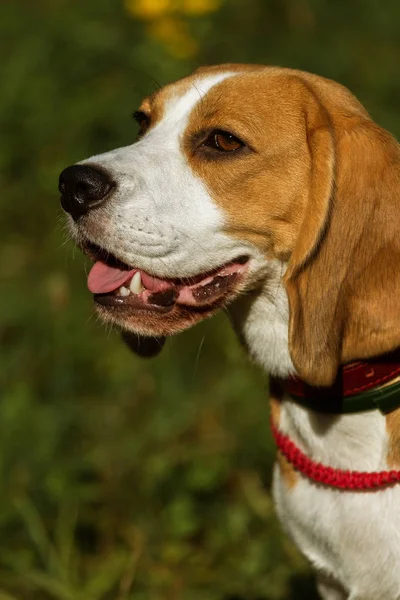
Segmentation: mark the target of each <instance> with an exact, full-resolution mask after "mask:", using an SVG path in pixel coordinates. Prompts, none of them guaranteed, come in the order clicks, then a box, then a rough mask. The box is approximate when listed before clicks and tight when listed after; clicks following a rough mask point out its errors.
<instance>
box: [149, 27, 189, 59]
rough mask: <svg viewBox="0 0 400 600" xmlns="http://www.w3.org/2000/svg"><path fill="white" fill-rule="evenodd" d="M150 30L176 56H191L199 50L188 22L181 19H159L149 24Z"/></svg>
mask: <svg viewBox="0 0 400 600" xmlns="http://www.w3.org/2000/svg"><path fill="white" fill-rule="evenodd" d="M148 31H149V34H150V36H151V37H153V38H155V39H156V40H158V41H159V42H161V43H162V44H163V45H164V46H165V47H166V48H167V50H168V51H169V52H170V54H172V56H175V57H176V58H190V57H192V56H194V55H195V54H196V52H197V51H198V44H197V42H196V40H195V39H193V38H192V36H191V35H190V32H189V29H188V26H187V24H186V23H185V22H184V21H182V20H180V19H176V18H172V17H165V18H163V19H158V20H157V21H154V22H153V23H152V24H151V25H149V28H148Z"/></svg>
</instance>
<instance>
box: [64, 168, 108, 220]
mask: <svg viewBox="0 0 400 600" xmlns="http://www.w3.org/2000/svg"><path fill="white" fill-rule="evenodd" d="M112 186H113V182H112V181H111V179H110V178H109V177H108V175H107V174H106V173H104V172H103V171H98V170H97V169H94V168H93V167H86V166H84V165H73V166H72V167H67V168H66V169H64V171H63V172H62V173H61V175H60V182H59V185H58V189H59V190H60V192H61V206H62V207H63V209H64V210H66V211H67V212H68V213H69V214H70V215H71V217H72V218H73V219H74V220H75V221H77V220H78V219H79V217H81V216H82V215H85V214H86V213H87V212H88V211H89V210H90V209H91V208H95V207H96V206H99V204H101V203H102V202H104V200H105V198H106V196H107V194H108V192H109V191H110V190H111V188H112Z"/></svg>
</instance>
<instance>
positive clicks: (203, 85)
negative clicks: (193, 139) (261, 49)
mask: <svg viewBox="0 0 400 600" xmlns="http://www.w3.org/2000/svg"><path fill="white" fill-rule="evenodd" d="M235 74H237V73H232V72H228V73H218V74H217V75H208V76H207V77H199V78H196V79H193V82H192V83H191V84H190V88H189V90H188V91H187V92H186V93H185V94H183V95H181V96H179V95H176V96H173V97H172V98H171V99H170V100H168V101H167V103H166V105H165V111H164V116H163V118H162V119H161V121H160V123H159V125H158V126H161V125H167V124H168V125H176V126H178V127H179V132H183V131H184V129H185V128H186V125H187V123H188V120H189V116H190V114H191V112H192V110H193V109H194V108H195V107H196V106H197V104H198V103H199V102H201V101H202V100H203V98H204V96H205V95H206V94H207V93H208V92H209V91H210V90H211V88H213V87H214V86H216V85H217V84H218V83H221V82H222V81H224V80H225V79H227V78H228V77H232V76H233V75H235Z"/></svg>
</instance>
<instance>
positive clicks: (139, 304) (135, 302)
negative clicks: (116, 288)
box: [93, 294, 175, 313]
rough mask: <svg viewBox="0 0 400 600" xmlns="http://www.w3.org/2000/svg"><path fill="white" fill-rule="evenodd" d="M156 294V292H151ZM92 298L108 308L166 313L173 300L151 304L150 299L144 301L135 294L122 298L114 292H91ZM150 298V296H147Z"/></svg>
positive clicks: (172, 305) (169, 309)
mask: <svg viewBox="0 0 400 600" xmlns="http://www.w3.org/2000/svg"><path fill="white" fill-rule="evenodd" d="M153 295H156V294H153ZM93 299H94V301H95V303H96V304H99V305H101V306H104V307H105V308H109V309H111V310H112V309H116V310H130V309H134V310H142V311H145V312H159V313H167V312H170V311H171V310H172V309H173V307H174V305H175V302H172V303H169V304H157V303H154V304H151V303H150V301H149V302H148V303H145V302H143V301H141V300H140V298H138V297H136V296H132V295H131V296H128V297H127V298H124V297H122V296H116V295H115V294H93ZM149 300H150V298H149Z"/></svg>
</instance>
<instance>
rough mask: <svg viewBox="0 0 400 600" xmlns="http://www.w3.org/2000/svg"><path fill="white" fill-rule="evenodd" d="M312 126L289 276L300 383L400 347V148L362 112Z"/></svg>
mask: <svg viewBox="0 0 400 600" xmlns="http://www.w3.org/2000/svg"><path fill="white" fill-rule="evenodd" d="M318 114H319V123H315V115H314V116H313V118H312V119H311V122H309V123H308V124H307V130H308V142H309V149H310V154H311V162H312V172H311V186H310V187H311V190H310V196H309V200H308V204H307V207H306V210H305V214H304V219H303V222H302V225H301V227H300V232H299V235H298V238H297V241H296V244H295V247H294V250H293V253H292V256H291V258H290V261H289V265H288V269H287V272H286V275H285V285H286V289H287V293H288V298H289V306H290V321H289V350H290V353H291V356H292V360H293V363H294V366H295V368H296V370H297V372H298V374H299V376H300V377H301V378H302V379H304V380H305V381H306V382H307V383H309V384H311V385H321V386H327V385H331V384H332V383H333V381H334V379H335V377H336V374H337V369H338V366H339V365H340V364H343V363H346V362H349V361H351V360H355V359H363V358H368V357H371V356H376V355H379V354H382V353H384V352H388V351H390V350H392V349H393V348H395V347H396V346H398V345H400V224H399V220H400V147H399V145H398V144H397V142H396V141H395V140H394V139H393V138H392V137H391V136H390V134H389V133H388V132H386V131H384V130H383V129H381V128H380V127H378V126H377V125H376V124H375V123H373V122H372V121H371V120H370V119H369V117H368V115H367V114H366V113H365V112H364V111H363V110H362V109H361V110H359V111H358V112H357V111H354V112H353V113H352V112H351V111H349V113H348V114H339V115H335V114H332V112H331V111H330V112H329V113H328V112H327V111H324V110H322V109H321V110H320V111H318Z"/></svg>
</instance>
